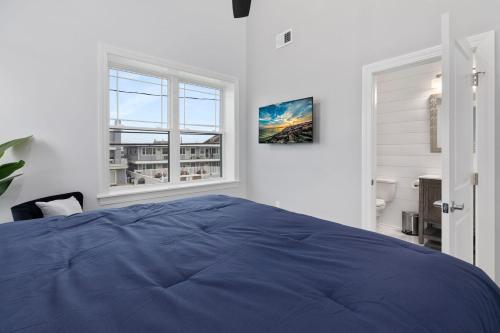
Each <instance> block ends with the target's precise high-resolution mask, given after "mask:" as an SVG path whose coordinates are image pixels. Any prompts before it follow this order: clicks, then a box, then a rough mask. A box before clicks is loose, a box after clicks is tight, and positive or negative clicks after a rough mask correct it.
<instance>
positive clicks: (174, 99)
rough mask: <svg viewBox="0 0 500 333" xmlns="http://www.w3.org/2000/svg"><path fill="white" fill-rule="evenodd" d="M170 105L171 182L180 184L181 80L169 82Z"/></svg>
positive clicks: (174, 78) (175, 79)
mask: <svg viewBox="0 0 500 333" xmlns="http://www.w3.org/2000/svg"><path fill="white" fill-rule="evenodd" d="M169 83H170V84H169V94H170V96H171V98H169V103H170V110H171V111H170V119H169V121H170V128H171V129H172V131H171V133H170V182H171V183H172V184H177V183H180V175H181V162H180V159H181V156H180V137H181V136H180V130H179V80H178V79H177V78H176V77H171V78H170V82H169Z"/></svg>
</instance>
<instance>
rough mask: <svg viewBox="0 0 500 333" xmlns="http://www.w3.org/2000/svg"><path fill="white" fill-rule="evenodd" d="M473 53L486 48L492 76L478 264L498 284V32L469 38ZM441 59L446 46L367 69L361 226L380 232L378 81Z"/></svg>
mask: <svg viewBox="0 0 500 333" xmlns="http://www.w3.org/2000/svg"><path fill="white" fill-rule="evenodd" d="M467 40H468V41H469V43H470V44H471V46H472V47H473V49H477V48H478V47H480V46H481V47H485V48H486V50H487V52H484V54H485V57H486V61H487V62H488V64H489V68H488V71H487V74H486V75H488V73H492V75H491V74H490V75H489V76H488V78H487V80H484V81H485V85H484V86H481V87H484V88H482V91H483V89H484V91H485V93H484V94H482V96H479V95H478V98H481V100H478V104H480V105H483V108H484V109H485V112H481V113H479V114H478V115H479V117H478V118H477V142H476V144H477V146H476V147H477V163H478V166H477V167H478V172H479V179H480V180H479V186H478V187H477V192H476V193H477V200H476V212H477V214H476V217H477V221H481V222H479V223H476V244H477V246H476V264H477V266H478V267H480V268H482V269H483V270H484V271H485V272H486V273H487V274H488V275H489V276H490V277H491V278H492V279H495V222H496V221H495V32H494V31H489V32H485V33H482V34H479V35H475V36H472V37H469V38H467ZM440 59H441V46H435V47H431V48H427V49H423V50H420V51H416V52H412V53H409V54H405V55H402V56H399V57H395V58H390V59H386V60H382V61H379V62H375V63H372V64H368V65H365V66H363V69H362V82H363V86H362V129H361V140H362V141H361V142H362V143H361V144H362V149H361V151H362V157H361V161H362V166H361V208H362V209H361V226H362V228H363V229H366V230H370V231H376V207H375V204H374V203H375V186H374V185H375V184H374V183H373V182H374V181H375V179H376V173H375V172H376V166H377V154H376V151H377V135H376V134H377V128H376V127H377V113H376V96H377V86H376V80H375V76H376V75H378V74H381V73H384V72H387V71H390V70H395V69H399V68H404V67H407V66H411V65H416V64H424V63H429V62H433V61H439V60H440Z"/></svg>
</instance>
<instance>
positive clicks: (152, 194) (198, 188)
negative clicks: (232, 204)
mask: <svg viewBox="0 0 500 333" xmlns="http://www.w3.org/2000/svg"><path fill="white" fill-rule="evenodd" d="M239 183H240V182H239V181H238V180H217V181H203V182H197V183H187V184H175V185H165V186H158V185H153V186H145V187H141V188H136V187H133V188H131V187H127V188H111V189H110V190H109V191H108V192H106V193H100V194H98V195H97V202H98V203H99V205H101V206H108V205H114V204H123V203H133V202H137V201H142V200H148V199H158V198H165V197H170V196H176V195H186V194H194V193H203V192H209V191H217V190H223V189H229V188H236V187H238V185H239Z"/></svg>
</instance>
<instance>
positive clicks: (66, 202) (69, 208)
mask: <svg viewBox="0 0 500 333" xmlns="http://www.w3.org/2000/svg"><path fill="white" fill-rule="evenodd" d="M35 205H37V207H38V208H40V210H41V211H42V213H43V217H49V216H69V215H73V214H78V213H81V212H82V207H81V206H80V203H79V202H78V200H76V199H75V197H71V198H69V199H62V200H54V201H49V202H35Z"/></svg>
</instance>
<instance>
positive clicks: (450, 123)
mask: <svg viewBox="0 0 500 333" xmlns="http://www.w3.org/2000/svg"><path fill="white" fill-rule="evenodd" d="M441 33H442V44H443V45H442V47H443V105H442V120H443V121H442V127H441V133H442V137H441V140H442V148H443V149H442V158H443V170H442V171H443V193H442V199H443V200H442V201H443V219H442V221H443V225H442V249H443V252H445V253H448V254H450V255H452V256H455V257H457V258H459V259H462V260H464V261H467V262H469V263H473V260H474V244H473V237H474V236H473V234H474V209H473V208H474V207H473V205H474V202H473V183H472V176H473V173H474V169H473V167H474V165H473V135H474V134H473V133H474V132H473V92H472V67H473V53H472V48H471V47H470V45H469V43H468V42H467V41H466V40H465V38H458V36H457V35H456V33H455V30H454V24H453V21H452V18H451V17H450V15H449V14H445V15H443V18H442V32H441Z"/></svg>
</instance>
